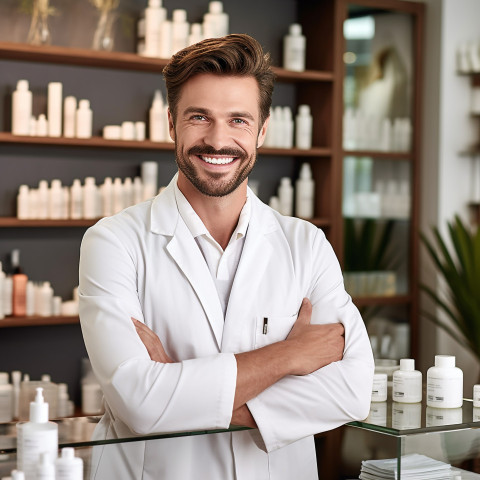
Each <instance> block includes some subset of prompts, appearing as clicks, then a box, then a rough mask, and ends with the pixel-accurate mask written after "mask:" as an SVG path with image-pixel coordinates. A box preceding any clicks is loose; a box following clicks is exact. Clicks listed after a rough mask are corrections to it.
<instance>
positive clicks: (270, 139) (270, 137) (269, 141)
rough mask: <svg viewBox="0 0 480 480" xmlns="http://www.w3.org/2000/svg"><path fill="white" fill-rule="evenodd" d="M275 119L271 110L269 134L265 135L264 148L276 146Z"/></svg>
mask: <svg viewBox="0 0 480 480" xmlns="http://www.w3.org/2000/svg"><path fill="white" fill-rule="evenodd" d="M274 123H275V118H274V115H273V109H272V108H270V119H269V120H268V127H267V133H266V134H265V140H264V141H263V146H264V147H273V146H274V135H275V134H274V130H275V125H274Z"/></svg>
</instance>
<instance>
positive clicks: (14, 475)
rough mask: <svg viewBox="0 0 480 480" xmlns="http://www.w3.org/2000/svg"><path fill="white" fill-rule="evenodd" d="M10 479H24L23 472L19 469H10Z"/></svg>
mask: <svg viewBox="0 0 480 480" xmlns="http://www.w3.org/2000/svg"><path fill="white" fill-rule="evenodd" d="M11 475H12V476H11V477H9V478H10V480H25V474H24V473H23V472H22V471H20V470H12V473H11Z"/></svg>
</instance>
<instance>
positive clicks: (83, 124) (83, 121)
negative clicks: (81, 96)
mask: <svg viewBox="0 0 480 480" xmlns="http://www.w3.org/2000/svg"><path fill="white" fill-rule="evenodd" d="M92 119H93V113H92V109H91V108H90V101H89V100H80V101H79V102H78V110H77V114H76V117H75V121H76V134H77V138H90V137H91V136H92Z"/></svg>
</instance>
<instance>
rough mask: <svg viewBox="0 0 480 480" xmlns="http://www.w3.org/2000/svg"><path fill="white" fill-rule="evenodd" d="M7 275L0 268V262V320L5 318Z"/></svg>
mask: <svg viewBox="0 0 480 480" xmlns="http://www.w3.org/2000/svg"><path fill="white" fill-rule="evenodd" d="M6 277H7V275H6V274H5V272H4V271H3V270H2V262H0V320H1V319H2V318H5V300H4V296H5V293H4V292H5V279H6Z"/></svg>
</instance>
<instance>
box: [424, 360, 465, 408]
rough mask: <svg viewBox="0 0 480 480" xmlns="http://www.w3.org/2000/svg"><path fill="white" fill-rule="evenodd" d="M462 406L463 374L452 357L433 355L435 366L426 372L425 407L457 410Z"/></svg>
mask: <svg viewBox="0 0 480 480" xmlns="http://www.w3.org/2000/svg"><path fill="white" fill-rule="evenodd" d="M462 404H463V372H462V371H461V370H460V369H459V368H457V367H455V357H454V356H453V355H435V366H434V367H430V368H429V369H428V371H427V405H428V406H429V407H436V408H458V407H461V406H462Z"/></svg>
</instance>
